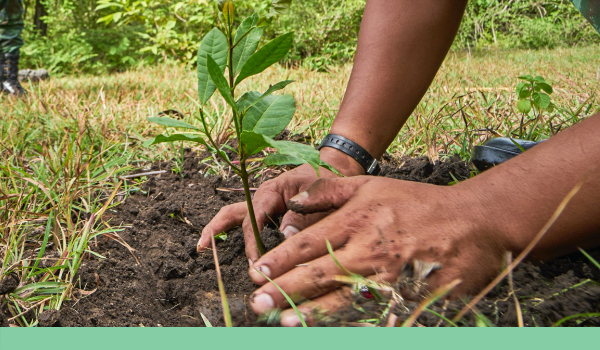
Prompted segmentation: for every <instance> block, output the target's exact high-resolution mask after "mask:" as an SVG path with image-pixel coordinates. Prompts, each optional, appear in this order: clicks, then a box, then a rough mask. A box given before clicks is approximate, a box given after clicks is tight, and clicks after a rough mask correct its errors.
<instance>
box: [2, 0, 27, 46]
mask: <svg viewBox="0 0 600 350" xmlns="http://www.w3.org/2000/svg"><path fill="white" fill-rule="evenodd" d="M22 31H23V0H0V53H9V52H14V51H16V50H18V49H19V48H20V47H21V46H23V39H21V32H22Z"/></svg>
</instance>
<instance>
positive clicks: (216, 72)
mask: <svg viewBox="0 0 600 350" xmlns="http://www.w3.org/2000/svg"><path fill="white" fill-rule="evenodd" d="M206 63H207V66H208V74H210V78H211V79H212V81H213V82H214V83H215V85H216V86H217V89H219V92H220V93H221V96H223V98H224V99H225V101H227V103H228V104H229V105H230V106H231V108H233V110H234V111H235V112H237V105H236V104H235V101H234V100H233V96H231V90H230V89H229V84H228V83H227V79H225V76H223V71H222V70H221V68H220V67H219V65H218V64H217V62H215V61H214V60H213V59H212V57H211V56H207V60H206Z"/></svg>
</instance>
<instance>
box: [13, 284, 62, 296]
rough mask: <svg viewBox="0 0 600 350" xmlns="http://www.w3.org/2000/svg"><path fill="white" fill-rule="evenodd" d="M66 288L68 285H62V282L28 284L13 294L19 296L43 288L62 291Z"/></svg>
mask: <svg viewBox="0 0 600 350" xmlns="http://www.w3.org/2000/svg"><path fill="white" fill-rule="evenodd" d="M66 286H67V284H65V283H60V282H38V283H32V284H28V285H25V286H23V287H19V288H17V289H15V290H14V291H13V294H17V295H18V294H21V293H23V292H25V291H28V290H37V289H42V288H57V289H61V290H62V289H64V288H65V287H66Z"/></svg>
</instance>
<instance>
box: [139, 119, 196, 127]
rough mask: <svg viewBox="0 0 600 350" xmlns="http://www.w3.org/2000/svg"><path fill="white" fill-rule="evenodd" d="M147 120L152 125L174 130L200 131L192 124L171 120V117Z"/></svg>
mask: <svg viewBox="0 0 600 350" xmlns="http://www.w3.org/2000/svg"><path fill="white" fill-rule="evenodd" d="M147 119H148V121H150V122H152V123H155V124H158V125H162V126H168V127H172V128H186V129H193V130H200V129H198V128H197V127H195V126H193V125H191V124H188V123H186V122H182V121H181V120H177V119H171V118H169V117H150V118H147Z"/></svg>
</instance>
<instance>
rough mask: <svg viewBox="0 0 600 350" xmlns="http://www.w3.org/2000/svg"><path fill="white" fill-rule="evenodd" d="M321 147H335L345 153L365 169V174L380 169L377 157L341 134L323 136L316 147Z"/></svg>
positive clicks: (370, 173) (377, 172) (375, 172)
mask: <svg viewBox="0 0 600 350" xmlns="http://www.w3.org/2000/svg"><path fill="white" fill-rule="evenodd" d="M323 147H331V148H335V149H337V150H338V151H342V152H344V153H346V154H347V155H349V156H350V157H352V158H353V159H354V160H356V161H357V162H358V164H360V165H361V166H362V167H363V169H365V173H366V174H367V175H377V174H379V172H380V171H381V167H380V166H379V163H378V162H377V159H375V158H373V156H372V155H371V154H370V153H369V152H367V151H366V150H365V149H364V148H362V147H361V146H360V145H359V144H357V143H356V142H354V141H352V140H349V139H347V138H345V137H343V136H340V135H336V134H329V135H327V136H325V138H324V139H323V141H321V145H320V146H319V148H318V149H319V150H320V149H321V148H323Z"/></svg>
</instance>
